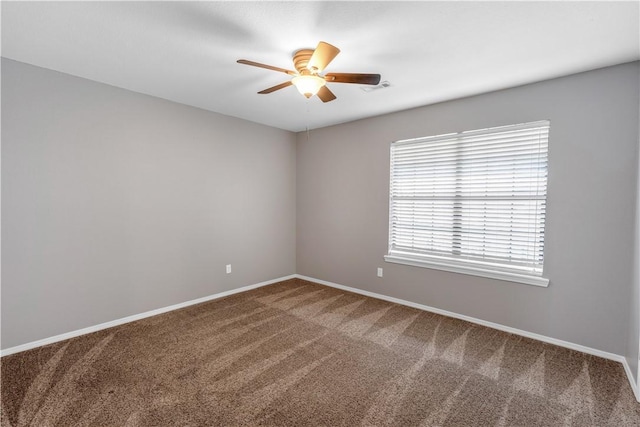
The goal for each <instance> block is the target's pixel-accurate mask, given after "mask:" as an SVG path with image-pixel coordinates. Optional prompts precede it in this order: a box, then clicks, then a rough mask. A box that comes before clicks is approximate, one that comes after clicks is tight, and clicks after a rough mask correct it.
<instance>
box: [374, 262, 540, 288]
mask: <svg viewBox="0 0 640 427" xmlns="http://www.w3.org/2000/svg"><path fill="white" fill-rule="evenodd" d="M384 260H385V261H386V262H393V263H396V264H404V265H411V266H414V267H422V268H431V269H434V270H443V271H450V272H452V273H461V274H469V275H472V276H480V277H488V278H490V279H497V280H506V281H509V282H516V283H524V284H525V285H533V286H541V287H544V288H546V287H548V286H549V279H547V278H544V277H539V276H529V275H526V274H518V273H509V272H506V271H499V270H488V269H483V268H478V267H467V266H460V265H454V264H447V263H445V262H434V261H424V260H416V259H411V258H402V257H398V256H394V255H385V257H384Z"/></svg>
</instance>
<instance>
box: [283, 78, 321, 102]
mask: <svg viewBox="0 0 640 427" xmlns="http://www.w3.org/2000/svg"><path fill="white" fill-rule="evenodd" d="M291 83H293V84H294V86H295V87H296V88H297V89H298V92H300V93H301V94H303V95H304V96H306V97H307V98H311V97H312V96H313V95H315V94H317V93H318V91H319V90H320V88H321V87H322V86H324V85H325V83H326V81H325V80H324V79H323V78H321V77H318V76H297V77H294V78H293V79H291Z"/></svg>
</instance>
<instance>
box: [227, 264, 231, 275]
mask: <svg viewBox="0 0 640 427" xmlns="http://www.w3.org/2000/svg"><path fill="white" fill-rule="evenodd" d="M229 273H231V264H227V274H229Z"/></svg>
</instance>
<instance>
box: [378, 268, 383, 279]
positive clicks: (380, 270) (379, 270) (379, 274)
mask: <svg viewBox="0 0 640 427" xmlns="http://www.w3.org/2000/svg"><path fill="white" fill-rule="evenodd" d="M378 277H382V269H381V268H380V267H378Z"/></svg>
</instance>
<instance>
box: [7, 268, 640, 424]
mask: <svg viewBox="0 0 640 427" xmlns="http://www.w3.org/2000/svg"><path fill="white" fill-rule="evenodd" d="M1 368H2V389H1V390H2V426H7V427H8V426H14V427H15V426H27V425H30V426H31V425H32V426H52V425H56V426H85V425H87V426H88V425H92V426H243V425H246V426H258V425H279V426H581V427H582V426H592V425H593V426H598V427H603V426H638V425H640V404H638V403H636V401H635V399H634V397H633V394H632V391H631V388H630V386H629V384H628V382H627V379H626V377H625V374H624V371H623V368H622V366H621V365H620V364H619V363H616V362H612V361H608V360H604V359H601V358H597V357H593V356H589V355H585V354H582V353H578V352H575V351H572V350H568V349H565V348H561V347H556V346H552V345H549V344H544V343H541V342H538V341H533V340H529V339H526V338H522V337H519V336H516V335H511V334H507V333H504V332H500V331H496V330H493V329H489V328H485V327H482V326H478V325H474V324H471V323H467V322H464V321H460V320H456V319H451V318H447V317H443V316H440V315H436V314H432V313H427V312H423V311H419V310H416V309H413V308H409V307H405V306H401V305H396V304H392V303H388V302H385V301H380V300H376V299H372V298H367V297H364V296H361V295H356V294H352V293H348V292H344V291H341V290H337V289H333V288H328V287H324V286H321V285H317V284H312V283H309V282H304V281H301V280H298V279H294V280H290V281H286V282H282V283H278V284H274V285H270V286H266V287H263V288H259V289H255V290H253V291H249V292H245V293H242V294H236V295H233V296H230V297H227V298H224V299H220V300H216V301H211V302H207V303H204V304H200V305H196V306H191V307H188V308H185V309H182V310H177V311H173V312H170V313H166V314H162V315H159V316H155V317H151V318H147V319H144V320H141V321H137V322H134V323H129V324H126V325H122V326H118V327H115V328H111V329H107V330H104V331H101V332H97V333H94V334H90V335H85V336H82V337H79V338H74V339H71V340H68V341H65V342H61V343H56V344H52V345H49V346H45V347H41V348H38V349H34V350H30V351H26V352H23V353H18V354H14V355H11V356H6V357H4V358H2V359H1Z"/></svg>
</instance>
